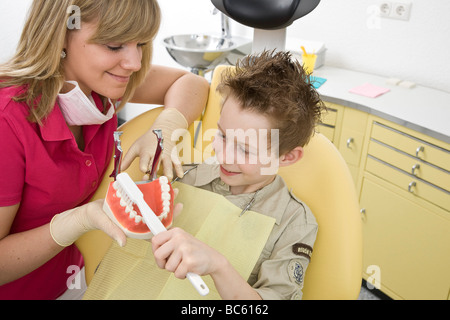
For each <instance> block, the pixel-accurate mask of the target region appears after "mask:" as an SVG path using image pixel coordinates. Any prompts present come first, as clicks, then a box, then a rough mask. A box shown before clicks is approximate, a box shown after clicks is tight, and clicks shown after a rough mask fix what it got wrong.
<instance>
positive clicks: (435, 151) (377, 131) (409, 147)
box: [372, 122, 450, 171]
mask: <svg viewBox="0 0 450 320" xmlns="http://www.w3.org/2000/svg"><path fill="white" fill-rule="evenodd" d="M372 138H373V139H375V140H378V141H381V142H383V143H385V144H387V145H389V146H392V147H394V148H396V149H398V150H401V151H403V152H405V153H407V154H409V155H411V156H413V157H416V158H418V159H421V160H423V161H426V162H429V163H431V164H433V165H435V166H437V167H439V168H443V169H445V170H447V171H450V151H449V150H447V149H444V148H440V147H438V146H435V145H433V144H430V143H428V142H427V141H425V140H422V139H419V138H417V137H414V136H411V135H409V134H406V133H403V132H401V131H398V130H395V129H393V128H390V127H388V126H385V125H383V124H381V123H378V122H375V123H374V125H373V128H372Z"/></svg>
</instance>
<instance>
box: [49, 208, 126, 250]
mask: <svg viewBox="0 0 450 320" xmlns="http://www.w3.org/2000/svg"><path fill="white" fill-rule="evenodd" d="M103 203H104V200H97V201H93V202H89V203H88V204H86V205H84V206H81V207H78V208H75V209H72V210H69V211H66V212H63V213H61V214H57V215H56V216H55V217H54V218H53V220H52V221H51V223H50V233H51V235H52V238H53V240H54V241H55V242H56V243H57V244H58V245H60V246H62V247H68V246H70V245H72V244H73V243H74V242H75V241H76V240H77V239H78V238H79V237H81V236H82V235H83V234H85V233H86V232H88V231H91V230H102V231H103V232H105V233H106V234H107V235H109V236H110V237H111V238H113V239H114V240H115V241H117V243H118V244H119V245H120V246H121V247H123V246H124V245H125V244H126V241H127V240H126V236H125V234H124V233H123V231H122V230H121V229H120V228H119V227H118V226H116V225H115V224H114V223H113V222H112V221H111V220H110V219H109V218H108V216H107V215H106V213H105V212H104V211H103Z"/></svg>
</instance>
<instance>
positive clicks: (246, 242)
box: [84, 183, 275, 300]
mask: <svg viewBox="0 0 450 320" xmlns="http://www.w3.org/2000/svg"><path fill="white" fill-rule="evenodd" d="M174 188H178V189H179V190H180V192H179V195H178V197H177V199H176V202H179V203H183V205H184V209H183V212H182V213H181V214H180V215H179V216H178V217H177V219H176V220H175V221H174V227H179V228H182V229H184V230H185V231H187V232H189V233H190V234H192V235H194V236H195V237H196V238H197V239H199V240H201V241H203V242H205V243H206V244H208V245H209V246H211V247H212V248H214V249H216V250H217V251H219V252H220V253H222V254H223V255H224V256H225V257H226V258H227V259H228V260H229V261H230V263H231V264H232V265H233V266H234V268H235V269H236V270H237V271H238V272H239V274H240V275H241V276H242V277H243V278H244V279H248V278H249V276H250V274H251V272H252V270H253V268H254V266H255V264H256V262H257V261H258V258H259V257H260V255H261V252H262V250H263V248H264V246H265V244H266V242H267V239H268V238H269V235H270V233H271V231H272V228H273V226H274V223H275V219H274V218H271V217H268V216H265V215H262V214H259V213H256V212H253V211H248V212H246V213H245V215H243V216H242V217H239V215H240V214H241V212H242V209H241V208H238V207H236V206H235V205H233V204H232V203H231V202H229V201H228V200H226V199H225V198H224V197H223V196H221V195H218V194H215V193H212V192H209V191H206V190H202V189H199V188H195V187H192V186H189V185H186V184H183V183H176V184H175V185H174ZM203 280H204V281H205V283H206V284H207V285H208V287H209V289H210V293H209V294H208V295H207V296H206V297H201V296H200V295H199V294H198V293H197V291H196V290H195V289H194V288H193V287H192V285H191V283H190V282H189V281H188V280H187V279H186V280H180V279H177V278H175V276H174V275H173V274H172V273H170V272H168V271H166V270H161V269H159V268H158V266H157V265H156V263H155V261H154V258H153V253H152V248H151V244H150V243H149V242H147V241H143V240H135V239H128V240H127V246H126V247H125V248H120V247H119V246H118V245H117V244H116V243H115V242H114V243H113V244H112V246H111V248H110V249H109V251H108V252H107V253H106V255H105V257H104V259H103V260H102V262H101V264H100V266H99V268H98V270H97V272H96V273H95V276H94V278H93V279H92V282H91V283H90V285H89V288H88V290H87V292H86V294H85V296H84V299H85V300H107V299H112V300H193V299H206V300H213V299H220V295H219V294H218V292H217V290H216V288H215V286H214V282H213V280H212V278H211V277H209V276H205V277H203Z"/></svg>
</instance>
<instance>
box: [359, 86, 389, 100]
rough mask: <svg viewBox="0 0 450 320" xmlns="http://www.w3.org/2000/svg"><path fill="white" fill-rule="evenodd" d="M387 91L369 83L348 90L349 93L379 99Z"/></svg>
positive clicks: (387, 90)
mask: <svg viewBox="0 0 450 320" xmlns="http://www.w3.org/2000/svg"><path fill="white" fill-rule="evenodd" d="M389 91H391V90H390V89H387V88H382V87H378V86H375V85H373V84H370V83H365V84H363V85H361V86H358V87H355V88H353V89H350V93H355V94H359V95H362V96H365V97H369V98H376V97H379V96H381V95H383V94H385V93H387V92H389Z"/></svg>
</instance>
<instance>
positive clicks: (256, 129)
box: [213, 96, 278, 194]
mask: <svg viewBox="0 0 450 320" xmlns="http://www.w3.org/2000/svg"><path fill="white" fill-rule="evenodd" d="M218 128H219V130H218V132H217V134H216V136H215V138H214V143H213V147H214V151H215V153H216V156H217V159H218V161H219V163H220V169H221V170H220V177H221V179H222V181H223V182H225V183H226V184H228V185H229V186H230V187H231V192H232V193H233V194H242V193H252V192H255V191H257V190H259V189H261V188H263V187H265V186H266V185H268V184H270V183H271V182H272V181H273V180H274V178H275V174H276V171H277V169H278V154H277V151H278V150H277V149H278V144H277V142H278V136H277V132H278V131H277V130H273V128H272V125H271V123H270V121H269V119H268V118H267V117H266V116H265V115H262V114H259V113H257V112H253V111H248V110H243V109H242V108H241V106H240V104H239V103H238V102H237V100H236V99H235V98H234V97H233V96H230V97H229V98H228V99H227V100H226V102H225V103H224V105H223V109H222V113H221V116H220V119H219V122H218ZM274 169H275V170H274Z"/></svg>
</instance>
